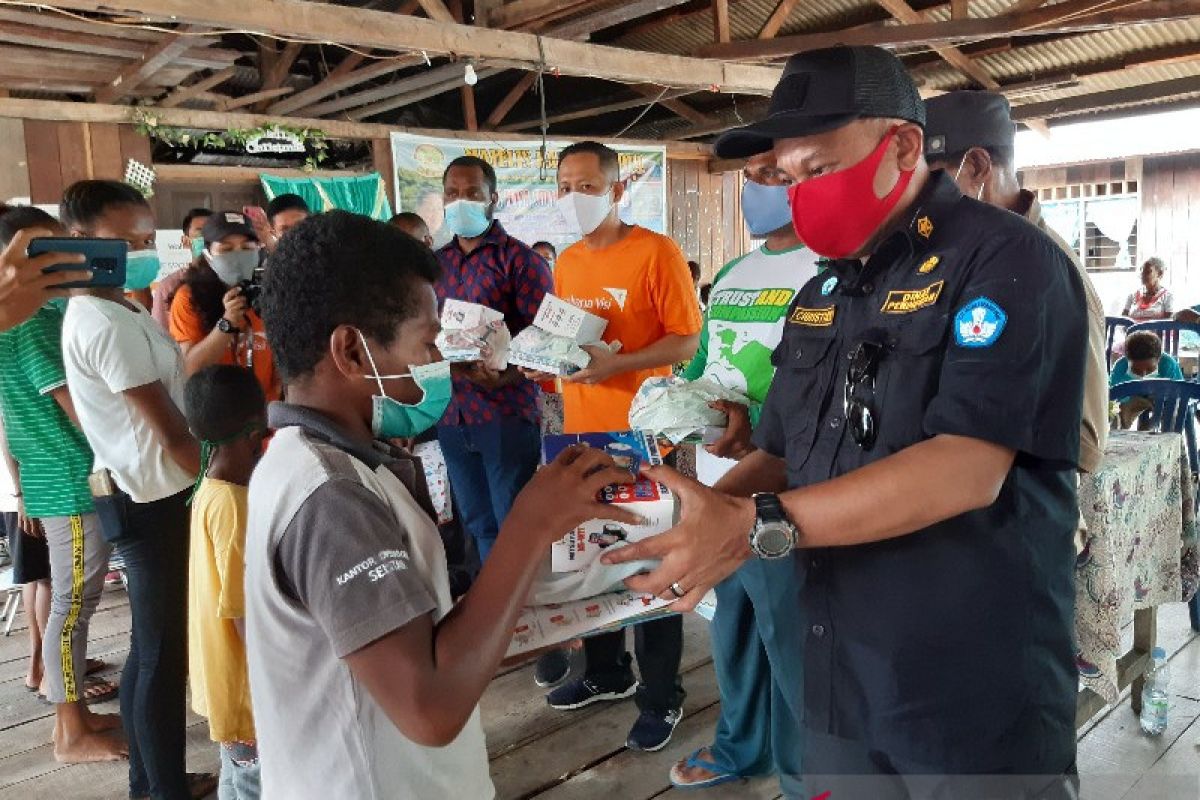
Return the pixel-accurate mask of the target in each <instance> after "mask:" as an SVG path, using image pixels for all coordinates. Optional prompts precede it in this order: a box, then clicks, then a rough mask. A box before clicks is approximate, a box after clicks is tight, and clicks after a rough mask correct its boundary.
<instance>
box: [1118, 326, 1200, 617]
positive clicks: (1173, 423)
mask: <svg viewBox="0 0 1200 800" xmlns="http://www.w3.org/2000/svg"><path fill="white" fill-rule="evenodd" d="M1175 324H1179V323H1175ZM1192 327H1195V326H1192ZM1108 396H1109V399H1110V400H1128V399H1130V398H1133V397H1148V398H1150V399H1151V400H1152V401H1153V403H1154V407H1153V408H1152V409H1151V410H1150V411H1149V412H1147V413H1148V414H1149V417H1148V421H1149V423H1150V430H1154V431H1159V432H1171V433H1182V434H1183V442H1184V447H1185V448H1186V449H1187V457H1188V464H1189V465H1190V467H1191V472H1192V475H1193V476H1195V475H1197V474H1198V473H1200V452H1197V449H1196V424H1195V421H1196V406H1197V404H1198V403H1200V384H1197V383H1193V382H1191V381H1169V380H1163V379H1161V378H1152V379H1150V380H1141V381H1129V382H1128V383H1121V384H1118V385H1116V386H1114V387H1112V388H1111V389H1109V392H1108ZM1193 485H1194V484H1193ZM1193 502H1194V503H1195V505H1194V506H1193V507H1194V508H1195V509H1197V510H1198V511H1200V492H1196V493H1194V497H1193ZM1188 615H1189V616H1190V617H1191V622H1192V630H1194V631H1198V632H1200V593H1198V594H1197V595H1196V596H1195V597H1193V598H1192V600H1191V602H1190V603H1188Z"/></svg>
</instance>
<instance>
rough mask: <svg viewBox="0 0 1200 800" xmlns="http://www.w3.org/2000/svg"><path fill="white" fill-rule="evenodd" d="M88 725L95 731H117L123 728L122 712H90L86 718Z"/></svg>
mask: <svg viewBox="0 0 1200 800" xmlns="http://www.w3.org/2000/svg"><path fill="white" fill-rule="evenodd" d="M85 721H86V722H87V726H88V727H89V728H91V729H92V732H93V733H104V732H105V731H116V730H120V729H121V715H120V714H93V713H91V712H88V715H87V717H86V718H85Z"/></svg>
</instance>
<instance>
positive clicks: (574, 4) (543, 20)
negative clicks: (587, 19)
mask: <svg viewBox="0 0 1200 800" xmlns="http://www.w3.org/2000/svg"><path fill="white" fill-rule="evenodd" d="M591 5H599V3H596V2H595V0H514V2H511V3H505V4H504V5H499V6H496V7H495V8H493V9H492V10H491V11H489V12H488V27H489V28H505V29H509V30H513V29H517V28H527V27H531V26H544V25H546V24H547V23H550V22H555V21H557V20H560V19H562V18H564V17H569V16H571V14H574V13H575V12H576V11H581V10H583V9H585V8H587V7H588V6H591Z"/></svg>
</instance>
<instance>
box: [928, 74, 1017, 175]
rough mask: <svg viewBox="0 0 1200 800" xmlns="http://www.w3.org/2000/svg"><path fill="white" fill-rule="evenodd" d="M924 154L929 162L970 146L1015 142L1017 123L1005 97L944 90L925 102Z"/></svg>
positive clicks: (1002, 145) (984, 93)
mask: <svg viewBox="0 0 1200 800" xmlns="http://www.w3.org/2000/svg"><path fill="white" fill-rule="evenodd" d="M925 116H926V122H925V155H926V156H927V157H928V158H929V160H930V161H941V160H943V158H944V157H945V156H948V155H952V154H955V153H965V152H966V151H967V150H970V149H971V148H972V147H983V148H989V147H1003V148H1009V149H1011V148H1012V147H1013V146H1014V145H1015V143H1016V136H1017V126H1016V124H1015V123H1014V122H1013V119H1012V107H1011V106H1010V105H1009V103H1008V98H1007V97H1005V96H1004V95H1002V94H996V93H995V92H973V91H967V90H963V91H957V92H947V93H946V94H943V95H938V96H937V97H931V98H929V99H928V100H926V101H925Z"/></svg>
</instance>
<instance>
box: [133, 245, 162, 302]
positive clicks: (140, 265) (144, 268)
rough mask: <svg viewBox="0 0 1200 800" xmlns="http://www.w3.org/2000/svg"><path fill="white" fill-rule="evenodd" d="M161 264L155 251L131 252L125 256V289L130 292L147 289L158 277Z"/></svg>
mask: <svg viewBox="0 0 1200 800" xmlns="http://www.w3.org/2000/svg"><path fill="white" fill-rule="evenodd" d="M160 269H162V263H161V262H160V261H159V260H158V251H157V250H132V251H130V253H129V255H127V256H125V288H126V289H128V290H129V291H131V292H140V291H141V290H142V289H147V288H149V287H150V284H152V283H154V279H155V278H157V277H158V272H159V270H160Z"/></svg>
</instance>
